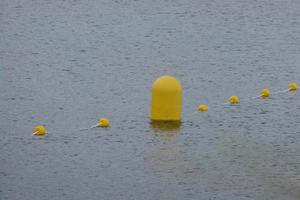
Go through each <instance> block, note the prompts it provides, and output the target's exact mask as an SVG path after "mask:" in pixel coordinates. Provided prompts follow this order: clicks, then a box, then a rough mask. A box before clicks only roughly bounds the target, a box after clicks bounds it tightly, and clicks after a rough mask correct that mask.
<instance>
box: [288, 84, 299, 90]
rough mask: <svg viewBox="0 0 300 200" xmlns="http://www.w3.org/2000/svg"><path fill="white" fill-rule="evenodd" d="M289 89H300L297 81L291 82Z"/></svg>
mask: <svg viewBox="0 0 300 200" xmlns="http://www.w3.org/2000/svg"><path fill="white" fill-rule="evenodd" d="M289 90H290V91H296V90H298V85H297V83H290V84H289Z"/></svg>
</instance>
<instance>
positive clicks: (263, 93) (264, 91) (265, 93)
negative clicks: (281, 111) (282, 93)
mask: <svg viewBox="0 0 300 200" xmlns="http://www.w3.org/2000/svg"><path fill="white" fill-rule="evenodd" d="M260 96H261V97H263V98H267V97H269V96H270V90H268V89H262V90H261V91H260Z"/></svg>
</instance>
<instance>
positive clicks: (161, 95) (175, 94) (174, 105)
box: [150, 76, 182, 121]
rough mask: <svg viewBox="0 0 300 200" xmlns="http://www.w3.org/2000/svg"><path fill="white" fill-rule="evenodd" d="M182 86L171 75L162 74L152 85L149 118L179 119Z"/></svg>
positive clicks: (157, 119) (153, 119) (161, 119)
mask: <svg viewBox="0 0 300 200" xmlns="http://www.w3.org/2000/svg"><path fill="white" fill-rule="evenodd" d="M181 108H182V87H181V84H180V82H179V81H178V80H177V79H176V78H174V77H172V76H162V77H160V78H158V79H157V80H156V81H155V82H154V83H153V85H152V102H151V116H150V118H151V120H152V121H180V119H181Z"/></svg>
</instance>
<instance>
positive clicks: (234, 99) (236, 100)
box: [229, 96, 240, 104]
mask: <svg viewBox="0 0 300 200" xmlns="http://www.w3.org/2000/svg"><path fill="white" fill-rule="evenodd" d="M229 102H230V103H231V104H238V103H239V102H240V99H239V97H238V96H231V97H230V98H229Z"/></svg>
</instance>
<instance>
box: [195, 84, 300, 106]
mask: <svg viewBox="0 0 300 200" xmlns="http://www.w3.org/2000/svg"><path fill="white" fill-rule="evenodd" d="M296 90H298V85H297V83H290V84H289V85H288V89H286V90H282V91H277V92H273V93H272V94H273V95H274V94H280V93H285V92H289V91H292V92H294V91H296ZM270 96H271V92H270V90H269V89H266V88H264V89H262V90H261V91H260V95H259V96H256V97H252V98H251V99H256V98H264V99H265V98H268V97H270ZM228 101H229V103H230V104H231V105H235V104H238V103H240V99H239V97H238V96H231V97H230V98H229V99H228ZM225 104H228V103H225ZM225 104H222V105H225ZM207 110H208V106H207V105H204V104H200V105H199V106H198V111H199V112H206V111H207Z"/></svg>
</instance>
